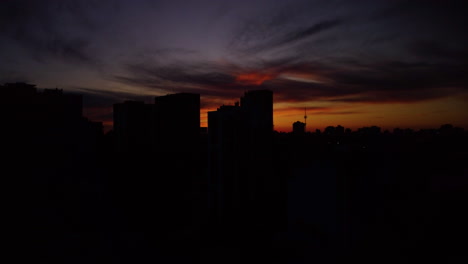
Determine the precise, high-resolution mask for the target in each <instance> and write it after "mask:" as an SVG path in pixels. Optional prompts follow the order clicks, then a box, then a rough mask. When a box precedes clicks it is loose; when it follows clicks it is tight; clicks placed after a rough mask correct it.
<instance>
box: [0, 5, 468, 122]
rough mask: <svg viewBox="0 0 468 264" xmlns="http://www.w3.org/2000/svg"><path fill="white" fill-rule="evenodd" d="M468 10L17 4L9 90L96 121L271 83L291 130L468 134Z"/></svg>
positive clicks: (1, 40)
mask: <svg viewBox="0 0 468 264" xmlns="http://www.w3.org/2000/svg"><path fill="white" fill-rule="evenodd" d="M467 5H468V4H467V1H450V0H448V1H416V0H414V1H396V0H395V1H354V0H353V1H310V0H309V1H299V0H296V1H260V0H250V1H213V0H211V1H209V0H206V1H177V0H172V1H144V0H134V1H123V0H94V1H86V0H83V1H70V0H50V1H47V0H44V1H22V0H18V1H14V0H3V1H1V2H0V33H1V34H0V61H1V63H0V83H4V82H16V81H26V82H30V83H34V84H37V85H38V87H40V88H51V87H52V88H55V87H59V88H63V89H64V90H66V91H74V92H81V93H85V94H86V96H85V106H86V111H85V113H86V114H87V115H88V116H89V117H90V118H91V119H94V120H96V121H107V122H108V121H109V120H111V112H110V110H111V107H112V104H113V103H115V102H121V101H124V100H127V99H139V100H145V101H148V102H149V101H150V100H151V98H152V96H155V95H163V94H167V93H173V92H197V93H200V94H201V95H202V106H203V109H202V120H203V116H204V115H205V116H206V110H209V109H213V108H216V107H217V106H219V105H220V104H223V103H232V102H234V100H236V98H239V97H240V96H241V95H242V93H243V91H245V90H247V89H251V88H256V86H258V85H260V84H262V85H263V86H264V87H266V88H268V89H271V90H273V91H274V93H275V127H279V128H284V129H283V130H287V129H288V128H289V126H290V124H291V123H292V122H293V121H296V119H297V118H300V114H298V112H299V111H300V109H303V107H308V108H310V114H311V118H310V120H311V122H312V123H313V120H314V117H313V115H314V114H316V115H317V118H316V119H315V120H316V121H317V127H323V126H325V125H337V123H340V124H344V125H348V126H351V127H353V126H360V125H373V124H376V125H381V126H384V127H396V126H404V127H408V126H413V127H425V126H434V127H436V126H438V125H440V122H447V123H454V125H458V126H464V127H465V128H468V122H467V121H466V120H468V114H467V113H468V106H467V104H468V92H467V91H468V73H467V72H468V67H467V65H468V34H466V32H465V31H466V29H467V28H468V22H467V21H468V19H467V18H466V11H467V10H468V9H467ZM455 106H456V107H455ZM395 111H396V112H398V113H395ZM203 112H205V113H203ZM414 112H417V115H412V113H414ZM434 112H435V113H438V114H434ZM405 113H406V115H410V116H405ZM431 115H435V117H434V118H432V117H431ZM420 116H426V117H424V118H421V117H420ZM431 118H432V119H431ZM350 120H351V121H350ZM431 120H432V121H431ZM463 120H465V121H463ZM327 121H329V122H330V123H329V124H327V123H326V122H327ZM431 122H432V123H431ZM107 124H109V123H107ZM202 125H203V121H202ZM205 125H206V124H205Z"/></svg>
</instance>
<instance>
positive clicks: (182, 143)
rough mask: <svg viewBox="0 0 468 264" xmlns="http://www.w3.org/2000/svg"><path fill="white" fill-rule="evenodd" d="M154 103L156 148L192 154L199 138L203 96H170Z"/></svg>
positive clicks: (158, 99) (160, 98) (189, 94)
mask: <svg viewBox="0 0 468 264" xmlns="http://www.w3.org/2000/svg"><path fill="white" fill-rule="evenodd" d="M154 103H155V104H154V133H155V134H154V137H155V138H154V141H153V142H154V147H155V149H156V150H158V151H163V152H193V151H194V148H196V147H197V143H198V142H199V137H200V94H192V93H177V94H168V95H165V96H159V97H156V98H155V99H154Z"/></svg>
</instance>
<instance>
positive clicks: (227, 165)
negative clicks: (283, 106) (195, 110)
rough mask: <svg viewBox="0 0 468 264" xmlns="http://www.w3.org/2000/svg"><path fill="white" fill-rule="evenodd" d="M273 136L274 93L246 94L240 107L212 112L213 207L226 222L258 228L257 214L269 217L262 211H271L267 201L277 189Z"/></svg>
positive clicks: (256, 92)
mask: <svg viewBox="0 0 468 264" xmlns="http://www.w3.org/2000/svg"><path fill="white" fill-rule="evenodd" d="M272 135H273V93H272V92H271V91H268V90H255V91H248V92H246V93H245V94H244V96H243V97H241V99H240V104H239V103H236V104H235V105H230V106H226V105H223V106H221V107H219V108H218V109H217V111H212V112H209V113H208V137H209V140H208V144H209V176H210V180H211V184H212V188H213V193H214V195H213V196H214V198H213V204H214V208H215V210H216V214H217V216H218V217H219V218H220V219H221V220H222V221H224V220H227V219H228V221H248V222H250V223H252V224H254V222H256V221H260V220H259V218H258V216H260V215H262V216H267V215H268V214H266V213H265V212H264V210H268V209H269V206H268V202H267V200H270V199H269V196H270V195H271V193H272V192H274V188H275V187H274V186H276V183H275V179H274V178H275V177H273V175H272V174H273V173H272ZM270 201H271V200H270ZM247 218H248V219H250V220H247ZM254 219H255V220H254Z"/></svg>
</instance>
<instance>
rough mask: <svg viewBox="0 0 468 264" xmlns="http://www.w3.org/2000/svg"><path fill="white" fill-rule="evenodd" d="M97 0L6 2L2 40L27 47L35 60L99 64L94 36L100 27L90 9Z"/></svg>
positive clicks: (0, 16) (0, 29)
mask: <svg viewBox="0 0 468 264" xmlns="http://www.w3.org/2000/svg"><path fill="white" fill-rule="evenodd" d="M92 3H93V1H87V2H80V3H77V2H75V1H48V2H47V3H43V2H42V1H24V0H20V1H2V3H1V4H0V5H1V8H0V10H1V11H0V24H1V25H2V26H0V32H1V35H2V37H1V38H2V41H9V42H13V43H16V45H18V46H20V47H23V48H24V50H25V51H26V54H28V55H29V56H30V57H31V58H32V59H34V60H36V61H39V62H47V61H48V60H50V59H51V58H53V59H58V60H62V61H64V62H67V63H72V64H84V65H86V66H90V65H96V64H97V63H98V62H99V61H98V59H97V58H96V57H95V56H93V55H92V52H91V39H92V38H91V35H90V34H91V33H92V32H93V31H94V29H95V27H96V24H95V23H94V22H93V21H92V19H91V16H89V14H88V12H87V9H88V8H89V6H88V5H91V4H92Z"/></svg>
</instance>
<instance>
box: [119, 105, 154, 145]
mask: <svg viewBox="0 0 468 264" xmlns="http://www.w3.org/2000/svg"><path fill="white" fill-rule="evenodd" d="M152 113H153V107H152V106H151V105H148V104H145V103H144V102H142V101H125V102H123V103H118V104H114V112H113V115H114V136H115V147H116V150H118V151H127V150H144V149H145V148H146V149H149V148H150V146H151V130H152V126H151V123H152V115H153V114H152Z"/></svg>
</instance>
